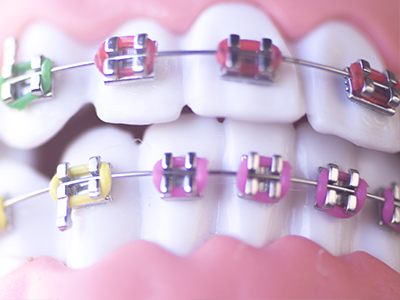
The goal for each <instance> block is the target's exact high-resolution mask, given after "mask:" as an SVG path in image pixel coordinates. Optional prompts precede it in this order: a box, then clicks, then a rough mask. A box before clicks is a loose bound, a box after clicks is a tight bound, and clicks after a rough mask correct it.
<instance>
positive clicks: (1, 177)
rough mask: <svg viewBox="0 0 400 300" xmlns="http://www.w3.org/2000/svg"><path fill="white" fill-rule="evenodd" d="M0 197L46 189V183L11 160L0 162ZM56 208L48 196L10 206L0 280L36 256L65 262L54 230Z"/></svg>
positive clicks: (1, 251)
mask: <svg viewBox="0 0 400 300" xmlns="http://www.w3.org/2000/svg"><path fill="white" fill-rule="evenodd" d="M0 182H2V184H1V186H0V195H1V196H2V197H3V198H4V199H5V200H7V199H10V198H13V197H17V196H21V195H23V194H26V193H30V192H33V191H37V190H39V189H42V188H45V187H46V186H48V184H49V180H48V179H46V178H44V177H43V176H42V175H40V174H39V173H38V172H36V171H34V170H32V169H30V168H29V167H27V166H24V165H22V164H20V163H17V162H13V161H10V160H3V161H1V162H0ZM55 217H56V204H55V202H54V200H53V199H52V198H51V197H50V195H49V194H44V195H41V196H38V197H35V198H32V199H29V200H26V201H24V202H23V203H17V204H14V205H13V206H11V219H10V223H11V229H10V231H8V232H6V233H5V234H4V235H2V236H1V237H0V238H1V242H0V277H1V276H4V275H6V274H8V273H9V272H11V271H12V270H14V269H16V268H18V267H19V266H20V265H22V264H24V263H25V262H27V261H29V260H31V259H34V258H35V257H38V256H43V255H49V256H52V257H54V258H57V259H59V260H61V261H64V257H65V253H64V252H65V251H64V249H63V244H62V242H61V236H60V232H59V231H58V229H57V227H56V223H55V220H56V218H55Z"/></svg>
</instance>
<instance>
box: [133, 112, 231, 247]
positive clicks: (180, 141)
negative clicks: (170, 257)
mask: <svg viewBox="0 0 400 300" xmlns="http://www.w3.org/2000/svg"><path fill="white" fill-rule="evenodd" d="M223 142H224V136H223V130H222V126H221V124H219V123H218V122H217V121H216V120H215V119H205V118H201V119H200V118H198V117H194V116H192V115H183V116H181V118H180V119H179V120H178V121H176V122H174V123H169V124H163V125H153V126H152V127H150V128H149V129H148V131H147V132H146V134H145V137H144V140H143V143H142V145H141V154H140V162H139V169H140V170H152V169H153V167H154V164H155V163H156V162H157V161H158V160H160V159H161V157H162V155H163V154H164V153H165V152H172V153H173V154H174V156H184V155H185V154H186V153H187V152H192V151H193V152H196V154H197V157H204V158H207V160H208V161H209V165H208V169H209V170H213V169H214V170H220V169H221V160H222V155H223V147H224V143H223ZM211 145H212V146H211ZM214 179H215V178H214V176H210V177H209V179H208V182H209V184H207V187H206V189H205V190H204V191H203V193H202V194H203V195H202V197H201V198H197V199H196V198H195V199H182V200H178V201H177V200H161V199H160V194H159V192H158V191H157V190H156V189H155V187H154V185H153V182H152V180H151V179H150V178H141V179H140V185H141V203H142V209H143V211H142V213H143V217H142V218H143V222H142V239H144V240H149V241H152V242H155V243H156V244H159V245H162V246H163V247H165V248H166V249H168V250H169V251H171V252H173V253H176V254H180V255H185V254H188V253H190V252H191V251H192V250H193V249H194V248H195V247H196V246H199V245H201V244H202V243H203V242H204V241H205V240H206V239H207V238H208V237H210V236H211V235H212V233H213V232H214V227H215V225H214V220H215V212H216V209H217V205H218V197H219V193H220V192H221V189H223V186H221V185H218V184H214V183H213V182H214ZM217 180H218V178H217ZM217 182H218V181H217Z"/></svg>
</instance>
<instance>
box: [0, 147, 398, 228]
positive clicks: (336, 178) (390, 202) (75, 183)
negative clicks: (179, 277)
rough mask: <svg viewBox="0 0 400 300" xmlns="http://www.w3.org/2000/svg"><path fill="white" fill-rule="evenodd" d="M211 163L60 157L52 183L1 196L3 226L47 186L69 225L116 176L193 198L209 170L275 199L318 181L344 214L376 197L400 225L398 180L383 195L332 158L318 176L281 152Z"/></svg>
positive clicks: (390, 220) (327, 202)
mask: <svg viewBox="0 0 400 300" xmlns="http://www.w3.org/2000/svg"><path fill="white" fill-rule="evenodd" d="M207 165H208V161H207V159H205V158H200V157H197V155H196V153H194V152H189V153H187V154H186V156H181V157H174V156H173V155H172V153H165V154H164V155H163V157H162V159H161V160H159V161H158V162H157V163H156V164H155V166H154V169H153V171H133V172H123V173H111V170H110V164H108V163H106V162H102V161H101V158H100V157H99V156H94V157H91V158H90V159H89V162H88V164H87V165H81V166H75V167H70V166H69V164H68V163H61V164H59V165H58V166H57V172H56V174H55V175H54V177H53V178H52V179H51V181H50V185H49V187H48V188H43V189H41V190H38V191H34V192H32V193H29V194H26V195H23V196H20V197H15V198H11V199H7V200H4V199H3V198H1V197H0V232H2V231H3V232H5V231H6V229H9V221H8V220H9V216H10V208H11V206H12V205H14V204H16V203H19V202H21V201H24V200H27V199H30V198H33V197H36V196H38V195H42V194H44V193H48V192H49V193H50V195H51V197H52V198H53V199H54V200H55V201H56V202H57V219H56V225H57V227H58V228H59V229H60V230H61V231H64V230H66V229H67V228H68V227H70V226H71V220H70V215H71V210H72V209H75V208H77V207H82V206H87V205H96V204H100V203H107V202H110V201H112V197H111V184H112V179H117V178H128V177H141V176H152V178H153V182H154V184H155V187H156V189H157V190H158V191H159V193H160V197H161V198H162V199H164V200H179V199H180V200H186V201H191V200H190V199H192V198H194V199H197V198H200V197H201V193H202V192H203V191H204V189H205V187H206V185H207V180H208V176H209V175H219V176H236V185H237V189H238V196H239V197H241V198H244V199H248V200H250V201H257V202H261V203H270V204H271V205H273V204H274V203H277V202H279V201H281V200H282V199H283V198H284V197H285V195H286V194H287V192H288V191H289V189H290V185H291V183H296V184H302V185H309V186H314V187H316V192H315V204H314V207H315V208H316V209H317V210H321V211H324V212H326V213H328V214H330V215H332V216H334V217H336V218H341V219H347V218H351V217H353V216H355V215H356V214H357V213H358V212H359V211H360V210H361V209H362V207H363V205H364V203H365V200H366V198H370V199H372V200H377V201H379V202H382V203H383V206H382V209H381V221H380V222H379V224H380V225H383V224H385V225H387V226H388V227H389V228H391V229H393V230H397V231H400V184H395V183H393V184H392V186H391V187H390V188H387V189H385V190H384V192H383V195H382V196H379V195H374V194H370V193H367V187H368V184H367V183H366V182H365V180H363V179H361V178H360V174H359V172H358V171H357V170H354V169H349V170H348V173H345V172H341V171H339V168H338V166H337V165H334V164H328V166H327V168H320V170H319V175H318V179H317V180H316V181H313V180H307V179H302V178H293V177H291V175H290V171H291V169H292V167H291V165H290V163H289V162H287V161H284V160H283V159H282V157H281V156H280V155H273V156H272V157H265V156H261V155H259V154H257V153H256V152H251V153H250V154H249V155H245V156H243V157H242V161H241V163H240V165H239V168H238V171H237V172H236V171H224V170H207Z"/></svg>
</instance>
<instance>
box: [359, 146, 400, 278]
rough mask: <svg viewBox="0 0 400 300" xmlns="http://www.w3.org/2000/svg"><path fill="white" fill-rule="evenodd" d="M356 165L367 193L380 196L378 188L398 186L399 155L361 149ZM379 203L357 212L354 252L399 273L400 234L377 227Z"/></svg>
mask: <svg viewBox="0 0 400 300" xmlns="http://www.w3.org/2000/svg"><path fill="white" fill-rule="evenodd" d="M357 158H358V165H359V171H360V175H361V176H362V177H363V178H364V179H365V180H366V181H367V183H368V184H369V186H370V187H369V188H368V190H369V191H371V192H372V193H374V194H379V193H378V192H379V189H380V188H384V189H386V188H389V187H390V185H391V183H392V182H396V183H400V181H399V178H400V159H399V156H398V155H392V154H386V153H382V152H378V151H374V150H366V149H360V151H359V155H358V156H357ZM381 208H382V204H381V203H378V202H377V201H374V200H369V199H367V201H366V202H365V205H364V207H363V209H362V211H360V216H361V218H360V220H359V223H358V224H357V228H356V232H357V234H356V235H355V241H354V247H355V249H354V250H363V251H366V252H368V253H369V254H371V255H373V256H375V257H376V258H378V259H380V260H381V261H383V262H385V263H386V264H388V265H389V266H391V267H392V268H393V269H395V270H396V271H397V272H399V271H400V255H398V253H400V235H399V234H397V233H396V232H394V231H393V230H390V229H388V228H385V227H380V226H378V225H377V224H378V222H379V221H380V220H381V215H380V210H381Z"/></svg>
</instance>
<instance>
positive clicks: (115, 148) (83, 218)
mask: <svg viewBox="0 0 400 300" xmlns="http://www.w3.org/2000/svg"><path fill="white" fill-rule="evenodd" d="M97 155H99V156H101V158H102V161H104V162H110V163H112V167H113V168H112V172H124V171H131V170H137V156H138V148H137V145H136V144H135V142H134V140H133V138H132V136H131V135H130V134H129V133H126V132H123V131H120V130H117V129H115V128H113V127H102V128H98V129H96V130H92V131H89V132H87V133H85V134H83V135H82V136H80V137H79V138H78V139H77V140H76V141H75V142H74V143H72V145H71V146H70V147H69V148H68V150H67V151H66V153H65V154H64V156H63V159H62V160H63V161H65V162H69V163H70V164H71V166H77V165H82V164H87V162H88V160H89V158H90V157H92V156H97ZM138 191H139V186H138V181H137V179H136V178H125V179H119V180H113V186H112V193H111V196H112V198H113V202H112V203H107V204H98V205H93V206H88V207H81V208H75V209H73V210H72V218H71V219H72V222H73V224H72V227H71V228H70V229H69V230H68V231H66V232H65V243H66V245H67V255H66V257H67V258H66V263H67V266H69V267H72V268H83V267H87V266H89V265H92V264H93V263H95V262H96V261H98V260H99V259H100V258H102V257H104V256H105V255H106V254H108V253H110V252H111V251H113V250H115V249H116V248H118V247H120V246H122V245H124V244H126V243H128V242H129V241H132V240H135V239H138V238H139V237H140V223H141V218H140V203H139V201H137V198H138ZM55 226H56V224H55V218H53V224H51V227H55Z"/></svg>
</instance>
